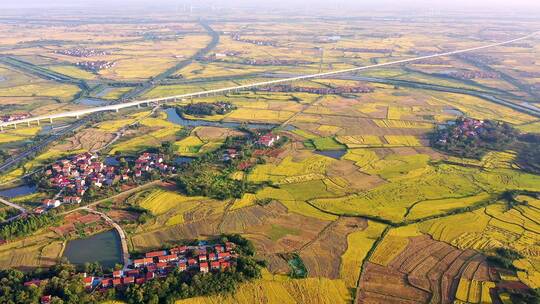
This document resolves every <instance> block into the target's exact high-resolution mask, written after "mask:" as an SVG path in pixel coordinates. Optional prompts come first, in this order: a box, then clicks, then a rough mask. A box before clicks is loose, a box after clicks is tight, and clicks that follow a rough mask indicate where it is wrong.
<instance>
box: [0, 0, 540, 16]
mask: <svg viewBox="0 0 540 304" xmlns="http://www.w3.org/2000/svg"><path fill="white" fill-rule="evenodd" d="M307 3H309V6H308V5H307ZM183 5H194V6H207V7H211V6H220V7H235V6H236V7H255V6H259V7H260V8H261V9H269V8H280V9H282V8H295V9H302V8H303V7H305V8H309V9H325V8H332V9H335V8H337V9H339V8H340V7H342V8H347V9H377V10H378V9H380V10H389V9H391V10H414V9H427V10H452V11H466V10H470V9H474V10H477V12H478V13H481V12H489V11H499V10H504V11H507V12H509V11H510V12H511V11H526V12H527V11H529V12H530V10H533V11H536V10H539V11H540V1H534V0H514V1H512V2H508V1H506V0H480V1H479V0H468V1H467V0H454V1H448V0H432V1H429V0H402V1H399V0H380V1H375V0H364V1H362V0H335V1H332V2H329V1H326V0H310V1H308V0H274V1H269V0H254V1H248V0H201V1H192V0H153V1H152V2H151V3H148V1H145V0H48V1H47V2H46V3H44V1H42V0H3V1H1V2H0V8H19V9H24V8H28V9H31V8H51V9H53V8H54V9H59V8H82V7H94V8H95V7H101V8H106V7H110V8H122V7H124V8H125V6H131V8H135V9H137V8H145V7H152V8H159V7H163V8H164V9H166V8H170V7H178V6H183ZM530 13H533V12H530Z"/></svg>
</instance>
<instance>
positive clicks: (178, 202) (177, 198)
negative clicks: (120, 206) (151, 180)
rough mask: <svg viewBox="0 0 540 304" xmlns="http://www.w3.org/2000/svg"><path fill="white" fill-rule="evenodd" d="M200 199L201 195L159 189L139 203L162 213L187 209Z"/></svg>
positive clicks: (157, 213)
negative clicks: (185, 194) (181, 193)
mask: <svg viewBox="0 0 540 304" xmlns="http://www.w3.org/2000/svg"><path fill="white" fill-rule="evenodd" d="M200 199H201V198H200V197H188V196H183V195H180V194H178V193H176V192H172V191H168V190H162V189H157V190H154V191H152V192H151V193H150V194H149V195H148V196H146V197H145V198H144V200H142V201H141V202H140V203H139V205H140V206H141V207H142V208H144V209H147V210H149V211H150V212H152V214H154V215H160V214H164V213H167V212H168V211H170V210H172V209H174V210H179V211H187V210H189V209H191V208H193V207H194V206H196V205H197V203H195V202H196V201H197V200H200Z"/></svg>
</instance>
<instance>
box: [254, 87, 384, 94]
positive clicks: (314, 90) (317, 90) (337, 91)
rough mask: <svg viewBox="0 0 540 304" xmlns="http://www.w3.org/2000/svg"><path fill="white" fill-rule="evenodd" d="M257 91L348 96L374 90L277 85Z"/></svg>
mask: <svg viewBox="0 0 540 304" xmlns="http://www.w3.org/2000/svg"><path fill="white" fill-rule="evenodd" d="M257 90H259V91H262V92H299V93H312V94H318V95H335V94H347V93H371V92H373V91H374V90H373V88H372V87H369V86H365V85H357V86H353V87H336V88H310V87H297V86H291V85H276V86H272V87H263V88H258V89H257Z"/></svg>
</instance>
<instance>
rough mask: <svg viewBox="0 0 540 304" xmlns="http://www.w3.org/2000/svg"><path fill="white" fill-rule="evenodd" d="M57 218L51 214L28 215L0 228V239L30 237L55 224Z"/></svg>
mask: <svg viewBox="0 0 540 304" xmlns="http://www.w3.org/2000/svg"><path fill="white" fill-rule="evenodd" d="M57 220H58V218H57V217H56V216H55V215H54V214H51V213H47V214H43V215H39V216H38V215H28V216H26V217H21V218H19V219H16V220H14V221H12V222H9V223H5V224H3V225H2V226H0V237H1V238H2V239H4V240H10V239H13V238H17V237H21V236H26V235H30V234H32V233H34V232H36V231H37V230H39V229H41V228H43V227H46V226H49V225H51V224H54V223H56V221H57Z"/></svg>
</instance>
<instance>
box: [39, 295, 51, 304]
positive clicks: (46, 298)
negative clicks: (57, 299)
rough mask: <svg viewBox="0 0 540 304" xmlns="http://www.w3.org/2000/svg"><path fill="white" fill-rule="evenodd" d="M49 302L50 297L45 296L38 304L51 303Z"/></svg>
mask: <svg viewBox="0 0 540 304" xmlns="http://www.w3.org/2000/svg"><path fill="white" fill-rule="evenodd" d="M51 300H52V296H50V295H47V296H43V297H41V300H40V301H39V302H40V303H41V304H50V303H51Z"/></svg>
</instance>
